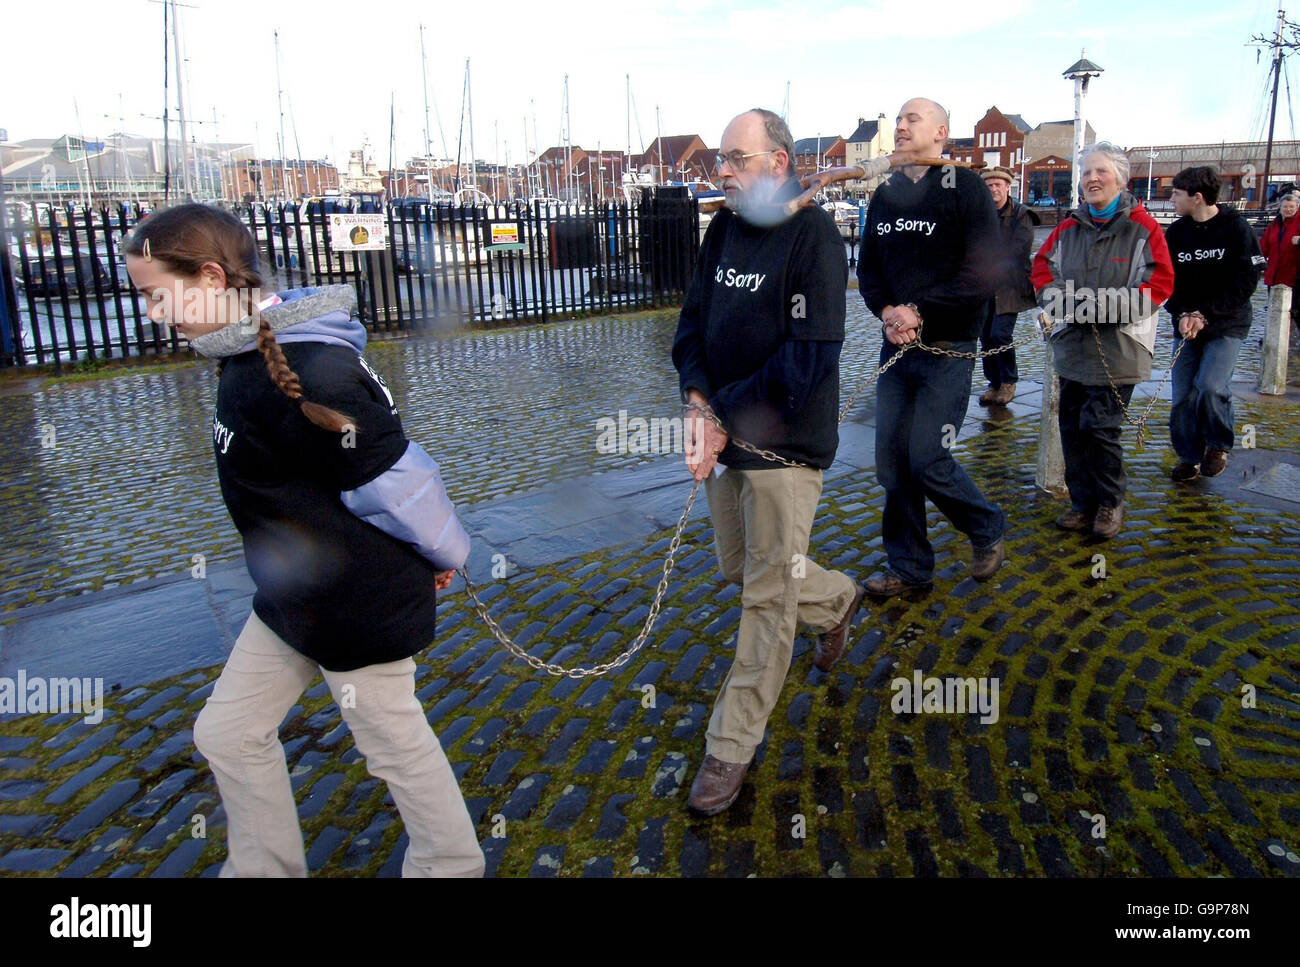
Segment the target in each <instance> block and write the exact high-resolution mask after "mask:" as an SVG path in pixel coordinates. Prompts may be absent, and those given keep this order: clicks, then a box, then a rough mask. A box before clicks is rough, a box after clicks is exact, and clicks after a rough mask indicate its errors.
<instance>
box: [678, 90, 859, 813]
mask: <svg viewBox="0 0 1300 967" xmlns="http://www.w3.org/2000/svg"><path fill="white" fill-rule="evenodd" d="M793 160H794V144H793V141H792V139H791V137H790V131H789V128H787V127H786V125H785V122H784V121H782V120H781V118H780V117H779V116H778V115H776V114H773V113H772V112H770V111H762V110H757V109H756V110H753V111H747V112H745V113H744V114H741V115H740V116H738V117H737V118H735V119H734V120H733V121H732V122H731V123H730V124H729V125H727V128H726V130H725V131H724V132H723V135H722V148H721V153H720V154H719V155H718V171H719V174H720V175H721V176H722V186H723V189H724V191H725V192H726V195H727V209H726V210H724V211H721V212H719V213H718V214H717V215H715V216H714V218H713V221H712V222H711V223H710V225H709V228H708V231H707V233H706V234H705V236H704V242H703V244H702V247H701V251H700V257H699V259H698V260H697V262H696V265H695V274H694V277H693V278H692V280H691V284H690V288H689V290H688V291H687V294H686V301H685V303H684V304H683V306H682V312H681V318H680V321H679V322H678V326H677V335H676V338H675V339H674V341H673V363H674V365H675V366H676V367H677V371H678V373H679V375H680V381H681V390H682V396H683V400H684V401H685V402H686V403H687V404H688V406H691V407H695V408H698V409H697V410H695V411H690V412H688V414H687V415H688V419H687V421H686V424H687V437H688V439H687V454H686V463H687V467H688V469H689V470H690V471H691V472H692V474H693V475H694V476H695V479H696V480H703V481H704V482H705V492H706V493H707V494H708V499H709V513H710V515H711V516H712V518H713V534H714V541H715V544H716V547H717V553H718V563H719V565H720V567H721V569H722V574H723V576H724V577H725V578H727V580H729V581H731V582H733V583H736V584H739V585H740V586H741V589H742V590H741V597H740V600H741V604H742V611H741V616H740V630H739V632H738V634H737V638H736V659H735V662H734V663H733V664H732V666H731V670H730V671H729V672H728V673H727V677H726V679H725V680H724V681H723V683H722V688H721V689H720V691H719V692H718V698H717V701H716V703H715V704H714V707H713V715H712V717H711V718H710V720H709V726H708V731H707V738H706V745H705V752H706V755H705V758H704V762H703V764H702V765H701V766H700V770H699V772H698V774H697V775H696V776H695V780H694V782H693V783H692V785H691V792H690V798H689V804H690V806H691V808H693V809H695V810H696V811H698V812H702V813H704V814H706V815H712V814H714V813H718V812H721V811H722V810H724V809H726V808H727V807H728V806H730V805H731V804H732V802H734V801H735V798H736V795H737V793H738V792H739V791H740V786H741V782H742V781H743V779H744V777H745V771H746V770H747V769H748V768H749V763H750V761H751V760H752V759H753V756H754V751H755V749H756V748H757V746H758V745H759V743H760V742H762V740H763V732H764V729H765V728H766V725H767V719H768V716H769V715H771V713H772V709H773V708H774V707H775V706H776V702H777V699H778V698H779V697H780V694H781V687H782V685H783V684H784V683H785V676H786V672H787V671H788V670H789V667H790V660H791V655H792V652H793V647H794V636H795V629H796V624H797V623H798V622H803V623H804V624H806V625H807V626H809V627H810V628H812V629H813V630H814V631H816V632H819V633H820V637H819V640H818V644H817V652H816V655H815V657H814V663H815V664H816V665H817V667H818V668H821V669H822V670H824V671H825V670H829V669H830V667H831V665H832V664H833V663H834V662H835V660H836V659H837V658H839V656H840V654H841V653H842V652H843V650H844V644H845V639H846V638H847V635H848V627H849V621H850V620H851V619H852V617H853V615H854V614H855V613H856V612H857V610H858V608H859V606H860V605H861V603H862V598H863V595H864V594H865V592H864V590H863V588H862V586H861V585H859V584H858V583H857V582H855V581H853V580H852V579H851V578H850V577H849V576H848V575H847V574H842V573H840V572H838V571H827V570H824V569H822V568H821V567H819V566H818V565H817V564H816V563H814V562H813V561H811V560H809V559H808V556H807V553H808V537H809V533H810V531H811V529H812V522H813V517H814V515H815V514H816V511H817V501H818V498H819V497H820V496H821V488H822V471H823V470H824V469H826V468H827V467H829V466H830V465H831V462H832V461H833V460H834V459H835V449H836V446H837V445H838V443H839V433H838V430H837V424H838V412H837V410H838V407H839V388H840V375H839V357H840V346H841V344H842V343H843V341H844V300H845V289H846V283H847V277H848V268H847V263H846V261H845V256H844V243H843V241H842V240H841V239H840V236H839V232H838V231H837V230H836V228H835V224H834V222H833V221H832V220H831V218H830V216H829V215H827V214H826V213H825V212H824V211H822V210H820V209H818V208H804V209H800V210H799V211H798V212H796V213H795V214H794V215H793V216H792V217H790V216H787V215H786V214H785V212H784V206H785V203H786V202H788V201H790V200H791V199H794V198H795V197H796V196H797V195H799V193H800V189H799V183H798V181H797V180H796V179H795V178H794V177H793V175H792V173H791V167H792V164H793ZM700 413H712V414H713V415H714V416H716V417H717V419H718V420H719V421H720V422H721V423H722V425H723V426H725V427H726V430H725V431H724V430H722V429H719V428H718V427H717V426H716V425H715V424H714V423H712V422H711V421H709V420H707V419H703V418H701V417H700V415H699V414H700ZM728 434H731V436H729V435H728ZM732 436H734V437H739V438H740V439H741V440H744V441H746V442H748V443H751V444H753V445H755V446H757V447H760V448H762V449H765V450H769V451H771V452H772V453H774V454H776V455H777V457H778V458H779V459H778V460H775V461H774V460H771V459H767V458H764V457H760V456H757V455H755V454H752V453H749V452H747V451H745V450H742V449H740V448H739V447H737V446H736V443H735V440H734V439H732ZM791 464H794V465H793V466H792V465H791ZM723 467H725V468H726V469H725V470H724V469H722V468H723ZM715 470H716V471H718V472H716V473H715Z"/></svg>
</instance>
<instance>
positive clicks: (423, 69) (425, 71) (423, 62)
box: [420, 24, 432, 197]
mask: <svg viewBox="0 0 1300 967" xmlns="http://www.w3.org/2000/svg"><path fill="white" fill-rule="evenodd" d="M420 75H421V76H422V77H423V78H424V161H425V164H426V165H427V164H428V162H429V154H430V150H429V140H430V139H429V61H428V58H426V57H425V55H424V24H420ZM430 197H432V196H430Z"/></svg>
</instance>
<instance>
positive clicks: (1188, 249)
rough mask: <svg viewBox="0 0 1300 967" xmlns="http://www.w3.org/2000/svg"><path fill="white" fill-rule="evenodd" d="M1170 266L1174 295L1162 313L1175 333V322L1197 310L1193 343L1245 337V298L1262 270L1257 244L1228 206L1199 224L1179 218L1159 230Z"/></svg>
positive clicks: (1247, 328) (1247, 299)
mask: <svg viewBox="0 0 1300 967" xmlns="http://www.w3.org/2000/svg"><path fill="white" fill-rule="evenodd" d="M1165 241H1166V242H1167V243H1168V245H1169V258H1170V260H1171V261H1172V262H1173V263H1174V294H1173V295H1172V296H1170V297H1169V301H1168V302H1166V303H1165V308H1166V309H1167V310H1168V311H1169V314H1170V315H1171V316H1172V317H1173V320H1174V331H1175V332H1177V331H1178V317H1179V316H1181V315H1182V314H1183V313H1184V312H1195V311H1197V310H1199V311H1200V313H1201V314H1202V315H1203V316H1205V329H1204V331H1202V332H1201V333H1200V334H1199V335H1198V336H1197V337H1196V338H1197V339H1213V338H1215V337H1216V336H1234V337H1236V338H1238V339H1242V338H1245V336H1246V334H1247V333H1249V332H1250V297H1251V295H1252V294H1253V293H1254V291H1255V286H1256V285H1258V284H1259V274H1260V272H1262V271H1263V269H1264V256H1263V255H1261V254H1260V250H1259V240H1258V239H1257V238H1256V237H1255V232H1254V231H1253V230H1252V229H1251V227H1250V225H1248V224H1247V223H1246V220H1245V219H1244V218H1242V217H1241V215H1240V214H1238V212H1237V210H1236V209H1235V208H1233V207H1232V206H1230V205H1220V206H1219V213H1218V214H1217V215H1215V216H1214V217H1213V218H1211V219H1208V220H1207V221H1204V222H1198V221H1195V220H1194V219H1193V218H1192V217H1191V216H1190V215H1184V216H1183V217H1182V218H1180V219H1178V221H1176V222H1174V223H1173V224H1172V225H1170V226H1169V228H1168V229H1166V230H1165Z"/></svg>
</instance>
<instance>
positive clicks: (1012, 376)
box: [980, 302, 1019, 389]
mask: <svg viewBox="0 0 1300 967" xmlns="http://www.w3.org/2000/svg"><path fill="white" fill-rule="evenodd" d="M1016 315H1017V314H1016V313H1014V312H1004V313H1001V314H999V313H996V312H994V311H993V303H991V302H990V303H989V315H988V318H986V319H985V320H984V326H983V328H982V329H981V330H980V350H981V351H982V352H987V351H988V350H990V349H996V348H998V347H999V346H1010V345H1011V343H1012V341H1013V340H1014V339H1015V335H1016ZM984 378H985V379H987V380H988V381H989V385H990V386H992V387H993V388H994V389H997V388H998V387H999V386H1001V385H1002V384H1003V383H1014V382H1017V381H1018V380H1019V373H1018V372H1017V371H1016V351H1015V350H1014V349H1008V350H1007V351H1006V352H1004V353H998V354H997V355H996V356H985V357H984Z"/></svg>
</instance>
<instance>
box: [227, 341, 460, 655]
mask: <svg viewBox="0 0 1300 967" xmlns="http://www.w3.org/2000/svg"><path fill="white" fill-rule="evenodd" d="M281 345H282V348H283V349H284V355H285V358H286V359H287V360H288V362H289V365H290V367H292V368H293V370H294V371H295V372H296V373H297V374H298V376H299V379H300V380H301V382H302V385H303V388H304V395H305V396H306V397H307V398H308V399H311V400H312V401H314V402H316V403H320V404H322V405H325V406H329V407H333V408H335V409H337V410H339V411H340V412H342V413H345V414H346V415H347V416H349V417H350V418H351V419H352V420H354V421H355V425H356V427H357V432H356V433H355V435H354V436H353V437H352V438H349V439H347V440H345V439H344V437H343V435H342V434H339V433H333V432H330V431H328V430H323V429H321V428H320V427H318V426H316V425H315V424H313V423H311V422H310V421H308V419H307V418H306V417H305V416H303V415H302V412H301V411H300V410H299V409H298V406H297V404H296V403H294V402H293V401H292V400H290V399H289V398H288V397H287V396H285V395H284V394H283V393H282V392H280V390H279V389H278V388H277V387H276V385H275V384H274V383H273V382H271V379H270V378H269V377H268V375H267V372H266V361H265V360H264V359H263V358H262V354H261V353H260V352H257V351H252V352H244V353H239V354H238V355H235V356H231V357H230V358H228V359H227V360H226V362H225V366H224V367H223V369H222V372H221V380H220V383H219V384H218V390H217V412H216V415H215V417H214V418H213V421H212V433H213V447H214V449H215V451H216V457H217V476H218V479H219V480H220V483H221V494H222V496H223V497H224V498H225V501H226V506H227V507H228V508H229V510H230V516H231V518H232V519H233V520H234V522H235V527H236V528H238V530H239V533H240V535H241V536H242V537H243V539H244V554H245V557H246V560H247V563H248V572H249V574H250V575H251V576H252V578H253V582H254V583H255V584H256V585H257V593H256V595H255V596H254V598H253V610H254V611H255V612H257V616H258V617H259V618H261V619H262V621H264V622H265V623H266V624H267V625H268V626H269V627H270V628H271V630H272V631H274V632H275V633H276V634H277V635H279V636H280V637H281V638H282V639H284V641H285V642H286V643H287V644H289V645H290V646H291V647H293V648H294V649H296V650H297V651H299V652H301V653H302V654H304V655H306V656H307V657H308V658H310V659H312V660H313V661H315V662H317V663H319V664H321V665H323V666H324V667H325V668H328V669H330V670H332V671H349V670H351V669H354V668H359V667H361V666H364V665H373V664H378V663H381V662H391V661H397V660H399V659H402V658H407V657H409V656H411V655H413V654H415V653H416V652H418V651H421V650H423V649H424V648H426V647H427V646H428V644H429V642H430V641H431V640H432V639H433V634H434V623H435V607H436V592H435V590H434V580H435V578H436V577H437V575H438V568H436V567H435V566H434V565H433V564H432V563H430V562H429V561H428V560H426V559H425V558H424V557H422V556H420V554H419V553H418V552H417V551H416V550H415V549H414V548H413V547H412V546H411V544H409V543H405V542H403V541H400V540H397V539H396V538H393V537H390V536H389V535H388V534H386V533H384V532H383V531H382V530H380V529H379V528H378V527H376V526H373V525H372V524H370V523H367V522H366V521H364V520H362V519H361V518H359V517H357V516H356V515H354V514H353V513H352V512H351V511H350V510H348V508H347V507H345V506H344V504H343V502H342V499H341V497H340V494H341V492H343V491H349V490H353V489H355V488H358V487H361V486H362V485H363V484H366V483H369V482H370V481H372V480H374V479H375V478H376V477H378V476H379V475H380V474H382V473H384V472H385V471H386V470H388V469H389V468H390V467H392V466H393V465H394V464H395V463H396V462H397V461H398V460H399V459H400V458H401V457H402V455H403V453H404V452H405V451H406V448H407V440H406V437H405V435H404V434H403V432H402V423H401V420H400V419H399V417H398V415H397V410H396V408H395V407H394V406H393V405H392V402H391V399H390V397H389V396H388V393H387V390H386V389H385V388H384V387H383V386H382V385H381V384H380V383H379V382H377V380H376V378H375V377H374V376H373V375H372V374H371V371H370V370H369V369H368V368H367V367H366V366H365V365H364V364H363V363H362V362H361V360H360V357H359V356H358V355H357V352H356V350H354V349H351V348H348V347H345V346H336V345H323V344H321V343H316V342H295V343H289V342H284V343H282V344H281Z"/></svg>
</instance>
